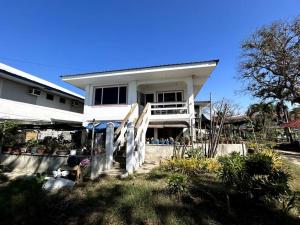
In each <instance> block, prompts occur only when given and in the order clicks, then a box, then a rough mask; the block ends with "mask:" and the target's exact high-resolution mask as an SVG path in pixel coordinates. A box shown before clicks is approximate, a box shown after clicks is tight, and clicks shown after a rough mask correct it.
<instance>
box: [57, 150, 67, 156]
mask: <svg viewBox="0 0 300 225" xmlns="http://www.w3.org/2000/svg"><path fill="white" fill-rule="evenodd" d="M69 153H70V151H69V150H58V151H56V154H57V155H68V154H69Z"/></svg>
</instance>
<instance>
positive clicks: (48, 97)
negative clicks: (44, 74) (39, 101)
mask: <svg viewBox="0 0 300 225" xmlns="http://www.w3.org/2000/svg"><path fill="white" fill-rule="evenodd" d="M46 99H48V100H51V101H53V99H54V95H51V94H47V96H46Z"/></svg>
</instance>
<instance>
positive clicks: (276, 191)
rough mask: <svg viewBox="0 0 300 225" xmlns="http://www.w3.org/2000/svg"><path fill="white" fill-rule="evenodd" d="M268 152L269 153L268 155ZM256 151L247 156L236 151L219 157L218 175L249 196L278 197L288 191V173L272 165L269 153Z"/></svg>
mask: <svg viewBox="0 0 300 225" xmlns="http://www.w3.org/2000/svg"><path fill="white" fill-rule="evenodd" d="M268 154H269V155H268ZM268 154H265V152H258V153H255V154H252V155H248V156H240V155H238V154H236V153H234V154H231V155H229V156H224V157H220V158H219V162H220V164H221V166H220V169H219V172H218V176H219V177H220V178H221V180H222V181H223V182H224V183H226V184H228V185H230V186H232V187H234V188H236V190H237V191H238V192H240V193H242V194H245V195H247V196H249V197H250V198H256V199H257V198H261V197H269V198H276V199H277V198H279V196H281V195H285V194H287V193H289V192H290V189H289V186H288V181H289V178H290V176H289V174H288V173H287V172H286V171H285V170H284V169H283V168H277V167H274V162H273V159H276V163H278V159H277V158H274V157H272V156H270V153H268Z"/></svg>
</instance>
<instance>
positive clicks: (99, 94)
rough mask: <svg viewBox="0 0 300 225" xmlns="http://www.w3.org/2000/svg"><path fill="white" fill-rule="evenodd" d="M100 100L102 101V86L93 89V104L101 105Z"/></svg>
mask: <svg viewBox="0 0 300 225" xmlns="http://www.w3.org/2000/svg"><path fill="white" fill-rule="evenodd" d="M101 101H102V88H97V89H96V90H95V101H94V104H95V105H101Z"/></svg>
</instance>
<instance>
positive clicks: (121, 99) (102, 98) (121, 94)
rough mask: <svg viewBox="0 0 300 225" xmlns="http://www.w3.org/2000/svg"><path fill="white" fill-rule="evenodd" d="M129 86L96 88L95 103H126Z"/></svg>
mask: <svg viewBox="0 0 300 225" xmlns="http://www.w3.org/2000/svg"><path fill="white" fill-rule="evenodd" d="M126 103H127V87H126V86H121V87H103V88H96V89H95V96H94V105H107V104H126Z"/></svg>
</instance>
